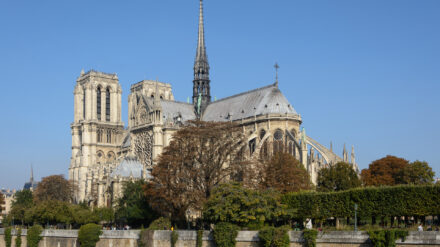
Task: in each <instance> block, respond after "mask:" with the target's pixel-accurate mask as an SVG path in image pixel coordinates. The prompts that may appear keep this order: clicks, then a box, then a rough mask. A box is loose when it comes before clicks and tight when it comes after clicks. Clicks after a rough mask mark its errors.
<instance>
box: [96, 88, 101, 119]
mask: <svg viewBox="0 0 440 247" xmlns="http://www.w3.org/2000/svg"><path fill="white" fill-rule="evenodd" d="M96 115H97V117H98V120H101V87H98V90H97V91H96Z"/></svg>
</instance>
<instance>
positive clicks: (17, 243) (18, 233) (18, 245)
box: [15, 228, 21, 247]
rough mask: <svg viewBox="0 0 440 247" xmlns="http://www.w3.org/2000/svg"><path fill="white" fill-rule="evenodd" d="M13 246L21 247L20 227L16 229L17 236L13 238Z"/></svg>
mask: <svg viewBox="0 0 440 247" xmlns="http://www.w3.org/2000/svg"><path fill="white" fill-rule="evenodd" d="M15 247H21V228H18V230H17V237H16V238H15Z"/></svg>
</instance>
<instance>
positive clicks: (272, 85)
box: [209, 84, 276, 104]
mask: <svg viewBox="0 0 440 247" xmlns="http://www.w3.org/2000/svg"><path fill="white" fill-rule="evenodd" d="M270 87H276V86H275V84H269V85H267V86H264V87H260V88H256V89H252V90H249V91H245V92H242V93H239V94H234V95H231V96H228V97H226V98H222V99H219V100H216V101H213V102H211V103H209V104H214V103H216V102H219V101H224V100H227V99H230V98H235V97H238V96H241V95H245V94H248V93H252V92H256V91H259V90H262V89H266V88H270Z"/></svg>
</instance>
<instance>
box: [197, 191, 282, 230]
mask: <svg viewBox="0 0 440 247" xmlns="http://www.w3.org/2000/svg"><path fill="white" fill-rule="evenodd" d="M280 196H281V195H280V193H278V192H277V191H273V190H266V191H261V192H260V191H256V190H251V189H246V188H243V187H242V186H240V185H239V184H222V185H220V186H218V187H217V188H216V189H214V191H213V193H212V194H211V196H210V197H209V199H208V201H207V202H206V204H205V207H204V210H203V218H204V219H205V220H206V221H208V222H211V223H219V222H229V223H233V224H236V225H239V226H252V227H257V228H258V226H263V225H264V224H265V223H268V222H271V223H272V222H276V221H277V220H279V219H281V218H282V217H284V216H287V214H288V212H287V210H286V208H287V207H286V205H284V204H281V203H280Z"/></svg>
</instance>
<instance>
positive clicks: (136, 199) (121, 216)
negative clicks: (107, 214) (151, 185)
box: [115, 180, 157, 227]
mask: <svg viewBox="0 0 440 247" xmlns="http://www.w3.org/2000/svg"><path fill="white" fill-rule="evenodd" d="M145 185H146V182H145V181H144V180H138V181H134V182H126V183H124V185H123V189H122V196H121V197H120V198H119V199H118V200H117V202H116V205H117V206H116V210H115V211H116V218H117V220H118V221H123V222H126V223H128V224H129V225H131V226H133V227H140V226H141V225H144V226H148V225H149V224H150V223H151V222H152V221H153V220H154V219H155V218H157V213H156V212H155V211H154V210H153V209H152V208H151V207H150V200H149V198H148V196H146V195H145V194H144V190H143V187H144V186H145Z"/></svg>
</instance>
